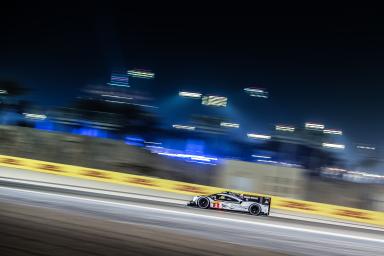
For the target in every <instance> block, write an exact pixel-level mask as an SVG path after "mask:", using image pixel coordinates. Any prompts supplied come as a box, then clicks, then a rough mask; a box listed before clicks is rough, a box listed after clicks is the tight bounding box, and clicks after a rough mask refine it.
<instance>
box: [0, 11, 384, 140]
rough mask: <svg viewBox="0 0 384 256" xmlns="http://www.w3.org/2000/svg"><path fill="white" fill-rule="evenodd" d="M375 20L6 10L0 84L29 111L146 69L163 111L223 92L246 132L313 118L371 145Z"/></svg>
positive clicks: (379, 41)
mask: <svg viewBox="0 0 384 256" xmlns="http://www.w3.org/2000/svg"><path fill="white" fill-rule="evenodd" d="M380 16H381V14H380V13H379V8H377V9H375V8H371V9H364V8H344V9H343V8H339V9H337V10H335V9H333V10H332V11H326V10H322V9H318V8H314V9H311V10H307V11H302V10H288V9H284V8H282V9H281V10H280V11H277V10H275V9H262V8H261V9H252V10H248V11H240V10H239V11H237V10H232V11H231V10H230V9H227V10H225V11H215V10H214V9H210V10H206V11H198V9H196V10H195V9H194V10H193V11H177V12H171V11H162V10H151V11H150V10H147V9H139V10H138V11H136V12H135V11H133V10H132V8H130V6H129V5H127V6H124V5H116V6H112V5H111V6H93V7H92V8H91V7H86V6H82V7H79V6H78V7H76V8H74V7H69V6H67V7H63V6H60V7H56V8H54V7H50V8H49V7H47V6H33V7H32V6H31V7H28V8H27V7H23V8H4V9H3V10H2V15H0V32H1V38H0V78H1V79H10V80H15V81H18V82H20V83H22V84H24V85H25V86H26V87H28V88H30V93H29V95H28V98H29V99H31V100H33V101H34V102H36V103H38V104H41V105H46V106H51V105H52V106H53V105H54V106H57V105H67V104H69V103H70V102H71V101H72V100H73V99H74V97H75V96H76V95H77V94H78V92H79V90H80V89H81V88H82V87H84V86H85V85H87V84H102V83H105V82H106V81H107V80H108V77H109V74H110V72H111V71H113V70H126V69H128V68H134V67H138V68H148V69H151V70H153V71H154V72H155V73H156V80H155V81H154V88H153V94H154V95H156V96H157V97H158V98H159V99H160V101H162V103H160V106H163V107H164V108H165V109H167V108H166V102H168V100H169V99H170V98H172V97H174V96H175V95H176V94H177V92H178V91H179V89H186V90H187V89H189V90H195V91H204V92H206V93H215V94H222V95H227V96H230V104H231V107H232V108H231V111H232V114H234V115H235V116H236V115H238V116H239V117H238V119H239V120H240V121H242V122H246V124H245V125H246V127H253V126H254V127H255V130H257V129H260V130H262V129H264V128H265V127H266V126H268V125H272V124H275V123H277V122H279V123H288V124H293V125H300V124H302V123H303V122H305V121H318V122H322V123H325V124H326V126H328V127H330V128H340V129H343V131H344V132H345V134H346V135H347V136H348V138H349V139H350V140H351V141H354V142H367V143H374V144H375V145H377V144H378V143H383V142H384V141H383V139H382V136H381V134H382V131H383V130H384V122H383V120H382V114H381V112H382V110H383V109H384V102H383V100H382V98H383V89H382V86H383V84H384V76H383V66H384V61H383V60H384V30H383V23H384V22H383V19H382V18H380ZM252 84H258V85H259V86H260V87H263V88H266V89H267V90H269V92H270V96H271V98H270V99H269V100H267V101H266V100H261V99H256V98H250V97H246V96H245V95H244V93H243V92H242V89H243V88H244V87H247V86H249V85H252ZM180 109H181V108H180ZM196 111H197V110H196ZM234 121H236V120H234ZM258 127H260V128H258Z"/></svg>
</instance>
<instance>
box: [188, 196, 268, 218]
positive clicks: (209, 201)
mask: <svg viewBox="0 0 384 256" xmlns="http://www.w3.org/2000/svg"><path fill="white" fill-rule="evenodd" d="M188 206H193V207H198V208H202V209H209V208H211V209H222V210H229V211H237V212H248V213H249V214H251V215H269V211H270V209H271V198H270V197H266V196H251V195H244V194H238V193H232V192H228V191H227V192H222V193H217V194H213V195H209V196H195V197H194V198H193V199H192V201H190V202H189V203H188Z"/></svg>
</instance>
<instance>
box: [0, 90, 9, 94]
mask: <svg viewBox="0 0 384 256" xmlns="http://www.w3.org/2000/svg"><path fill="white" fill-rule="evenodd" d="M7 93H8V92H7V91H6V90H0V94H7Z"/></svg>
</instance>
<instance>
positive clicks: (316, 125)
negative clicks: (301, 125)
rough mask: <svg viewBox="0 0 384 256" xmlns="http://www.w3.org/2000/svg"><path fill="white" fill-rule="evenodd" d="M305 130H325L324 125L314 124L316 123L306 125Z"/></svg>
mask: <svg viewBox="0 0 384 256" xmlns="http://www.w3.org/2000/svg"><path fill="white" fill-rule="evenodd" d="M305 128H308V129H320V130H322V129H324V125H323V124H314V123H305Z"/></svg>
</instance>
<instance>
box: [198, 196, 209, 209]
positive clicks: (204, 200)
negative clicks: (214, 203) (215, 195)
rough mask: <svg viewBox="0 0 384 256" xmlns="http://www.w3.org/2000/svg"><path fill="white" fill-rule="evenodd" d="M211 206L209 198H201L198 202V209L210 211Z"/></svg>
mask: <svg viewBox="0 0 384 256" xmlns="http://www.w3.org/2000/svg"><path fill="white" fill-rule="evenodd" d="M209 205H210V201H209V199H208V198H207V197H201V198H199V200H197V207H199V208H201V209H208V208H209Z"/></svg>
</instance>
